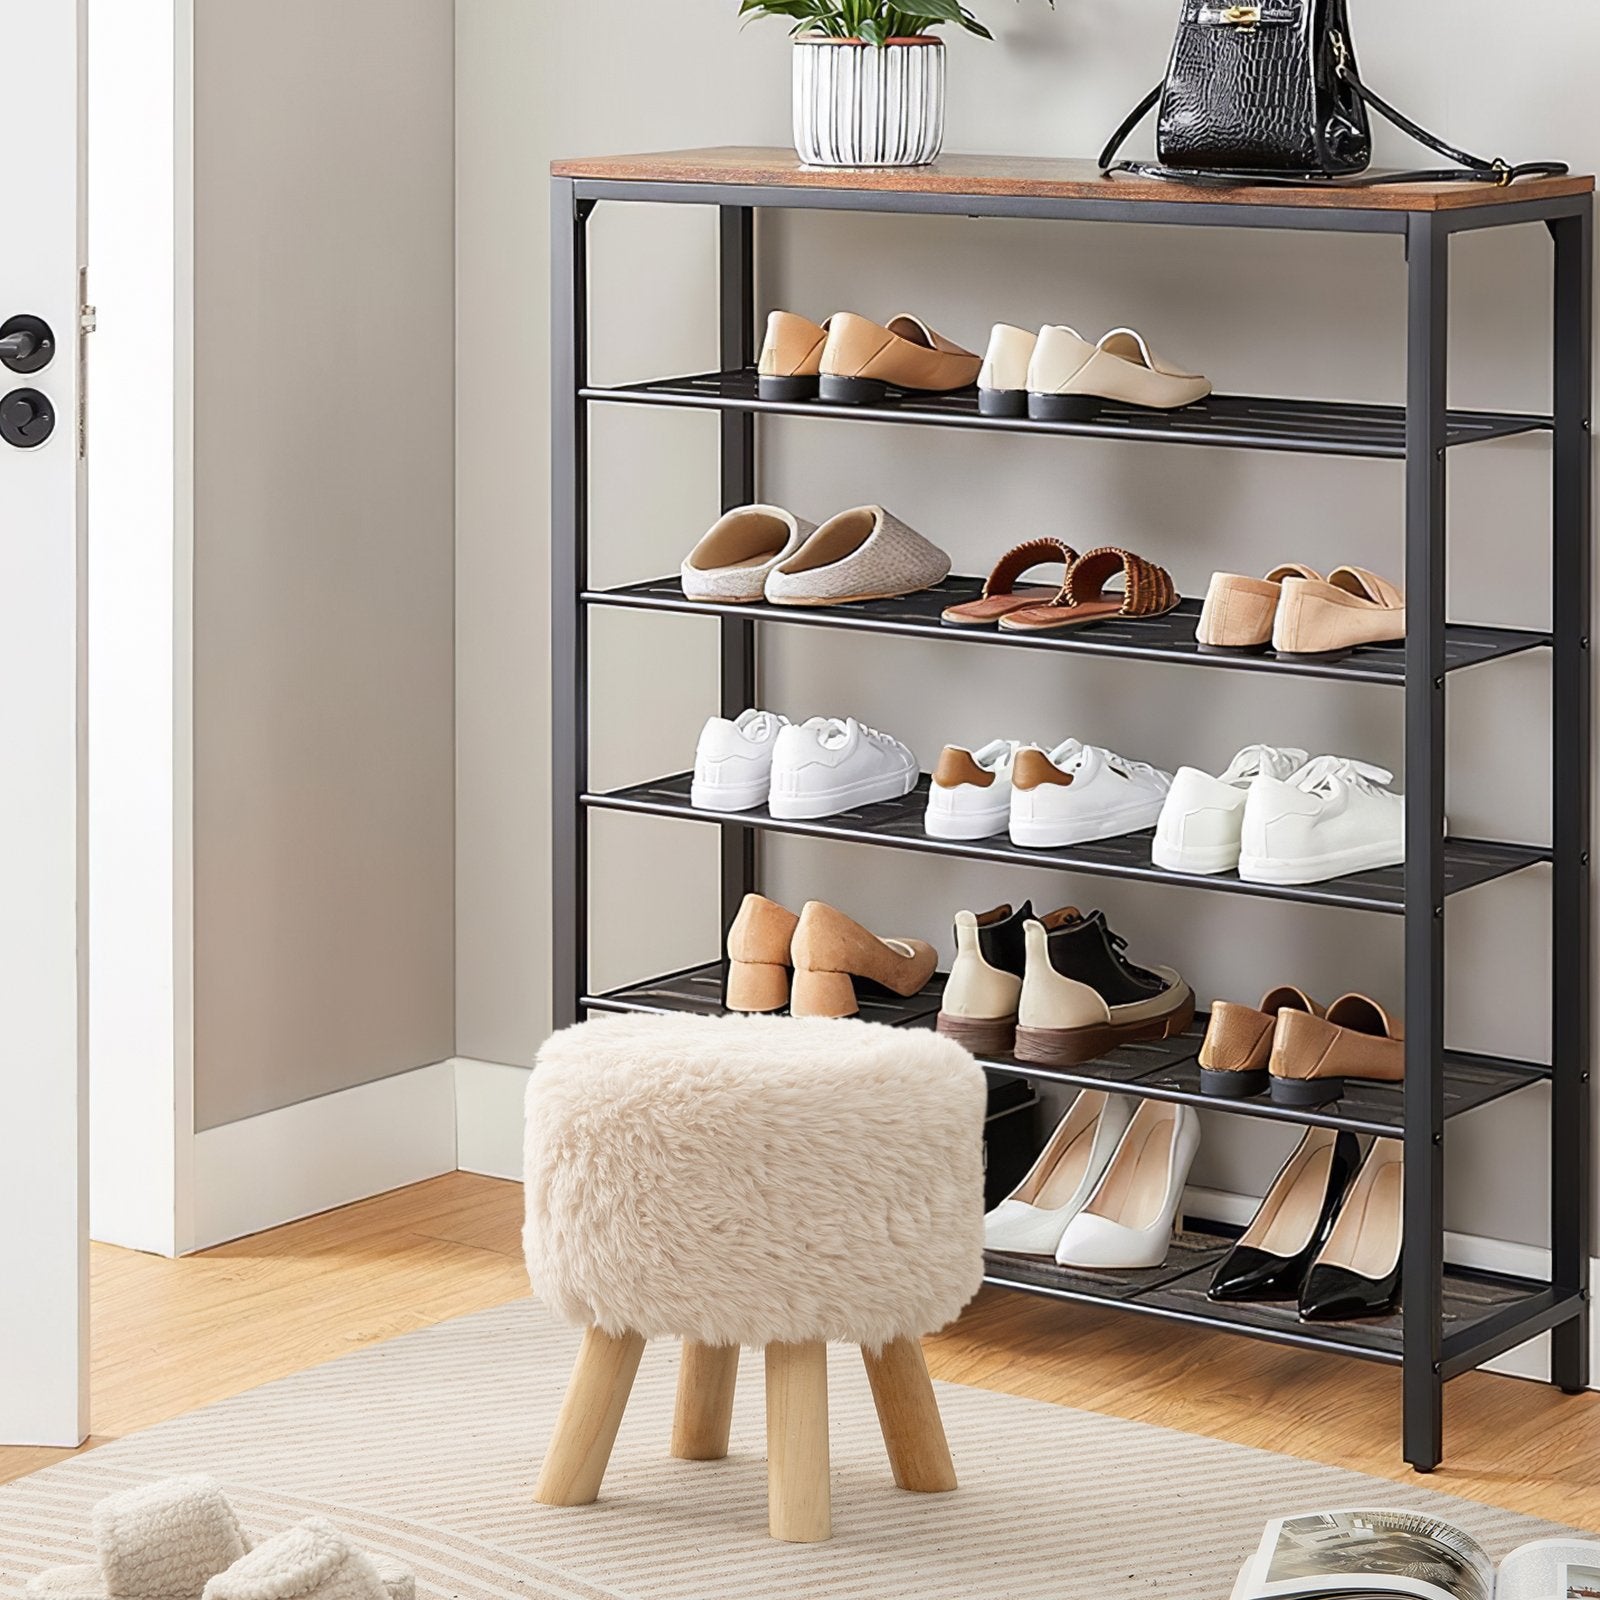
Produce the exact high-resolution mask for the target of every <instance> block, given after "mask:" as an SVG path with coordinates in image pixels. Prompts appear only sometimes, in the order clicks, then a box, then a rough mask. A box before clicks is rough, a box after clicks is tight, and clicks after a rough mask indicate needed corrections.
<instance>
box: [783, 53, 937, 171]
mask: <svg viewBox="0 0 1600 1600" xmlns="http://www.w3.org/2000/svg"><path fill="white" fill-rule="evenodd" d="M943 143H944V44H943V42H942V41H941V40H939V39H928V38H918V39H891V40H890V41H889V43H888V44H886V45H884V46H882V47H881V48H880V47H878V46H876V45H870V44H863V43H862V42H861V41H860V40H859V39H824V38H819V37H815V36H808V37H802V38H799V39H796V40H795V42H794V146H795V149H796V150H797V151H799V153H800V159H801V160H802V161H804V162H805V163H806V165H807V166H812V167H921V166H926V165H927V163H928V162H930V161H933V160H935V159H937V157H938V154H939V148H940V146H941V145H942V144H943Z"/></svg>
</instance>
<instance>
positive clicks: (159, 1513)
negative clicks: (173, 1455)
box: [27, 1476, 416, 1600]
mask: <svg viewBox="0 0 1600 1600" xmlns="http://www.w3.org/2000/svg"><path fill="white" fill-rule="evenodd" d="M93 1526H94V1543H95V1555H96V1561H95V1563H94V1564H93V1565H81V1566H68V1567H47V1568H46V1569H45V1570H44V1571H43V1572H37V1573H35V1574H34V1575H33V1576H32V1577H31V1578H29V1579H28V1585H27V1592H28V1594H29V1595H30V1596H33V1597H35V1600H109V1597H117V1600H200V1596H201V1595H202V1593H210V1586H211V1584H212V1583H213V1582H214V1581H216V1579H217V1578H218V1577H219V1575H220V1574H222V1573H225V1572H227V1571H228V1570H229V1569H230V1568H234V1567H236V1566H237V1565H238V1564H239V1563H240V1562H241V1561H248V1560H249V1559H250V1558H251V1552H252V1549H253V1545H252V1541H251V1539H250V1536H249V1534H247V1533H246V1532H245V1531H244V1529H243V1528H242V1527H241V1526H240V1525H239V1518H238V1516H237V1514H236V1513H235V1512H234V1509H233V1507H232V1506H231V1505H230V1504H229V1503H228V1498H227V1496H226V1495H225V1494H224V1493H223V1492H222V1487H221V1485H220V1484H219V1483H218V1482H217V1481H216V1479H214V1478H208V1477H202V1476H191V1477H183V1478H166V1479H163V1480H162V1481H161V1482H159V1483H145V1484H140V1485H139V1486H138V1487H137V1488H133V1489H123V1490H121V1491H120V1492H119V1493H117V1494H114V1495H110V1496H108V1497H107V1498H106V1499H104V1500H102V1501H101V1502H100V1503H99V1504H98V1505H97V1506H96V1507H95V1508H94V1516H93ZM267 1543H268V1544H270V1543H272V1541H271V1540H268V1541H267ZM259 1548H263V1549H264V1548H265V1546H264V1545H263V1546H261V1547H259ZM373 1570H374V1572H375V1574H376V1577H377V1579H378V1584H379V1587H378V1590H377V1593H376V1594H375V1595H374V1596H373V1600H413V1597H414V1596H415V1593H416V1580H415V1578H414V1577H413V1576H412V1574H411V1573H410V1572H409V1571H408V1570H407V1569H406V1568H405V1567H402V1566H401V1565H400V1564H399V1563H398V1562H395V1561H390V1560H387V1559H385V1560H381V1561H374V1563H373Z"/></svg>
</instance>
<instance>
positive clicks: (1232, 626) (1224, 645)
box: [1194, 561, 1322, 654]
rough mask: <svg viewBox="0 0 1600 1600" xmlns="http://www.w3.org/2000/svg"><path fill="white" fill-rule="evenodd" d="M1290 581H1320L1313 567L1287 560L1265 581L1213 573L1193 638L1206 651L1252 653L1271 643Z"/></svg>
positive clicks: (1238, 574) (1320, 576) (1241, 574)
mask: <svg viewBox="0 0 1600 1600" xmlns="http://www.w3.org/2000/svg"><path fill="white" fill-rule="evenodd" d="M1289 578H1308V579H1310V580H1311V581H1312V582H1313V583H1320V582H1321V581H1322V574H1321V573H1320V572H1318V571H1317V570H1316V568H1314V567H1306V566H1302V565H1301V564H1300V563H1299V562H1298V561H1286V562H1285V563H1284V564H1283V565H1282V566H1281V567H1274V568H1273V569H1272V571H1271V572H1269V573H1268V574H1267V575H1266V577H1264V578H1247V577H1245V575H1244V574H1243V573H1241V572H1213V573H1212V574H1211V583H1210V585H1209V586H1208V587H1207V589H1206V600H1205V604H1204V605H1203V606H1202V607H1201V608H1200V620H1199V622H1198V623H1196V624H1195V630H1194V636H1195V638H1196V639H1198V640H1199V641H1200V648H1201V649H1202V650H1205V651H1217V652H1218V653H1226V654H1232V653H1233V652H1235V651H1237V652H1241V653H1247V654H1254V653H1256V652H1258V651H1261V650H1265V649H1266V648H1267V646H1268V645H1269V644H1271V643H1272V625H1273V623H1274V622H1275V621H1276V620H1277V616H1278V602H1279V601H1280V600H1281V599H1282V598H1283V585H1284V582H1285V581H1286V580H1287V579H1289Z"/></svg>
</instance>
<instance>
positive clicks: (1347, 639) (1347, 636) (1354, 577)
mask: <svg viewBox="0 0 1600 1600" xmlns="http://www.w3.org/2000/svg"><path fill="white" fill-rule="evenodd" d="M1405 636H1406V599H1405V596H1404V595H1403V594H1402V593H1401V592H1400V591H1399V589H1397V588H1396V587H1395V586H1394V585H1393V584H1392V583H1390V582H1389V581H1388V579H1386V578H1380V577H1378V576H1377V574H1376V573H1372V572H1368V571H1367V570H1366V569H1365V568H1364V567H1335V568H1334V569H1333V571H1332V572H1330V573H1329V574H1328V577H1327V581H1326V582H1325V583H1324V582H1317V581H1314V580H1312V579H1310V578H1305V579H1300V580H1298V581H1295V582H1292V583H1286V584H1285V585H1284V586H1283V598H1282V599H1281V600H1280V601H1279V602H1278V615H1277V619H1276V620H1275V621H1274V623H1273V625H1272V648H1273V649H1274V650H1276V651H1277V652H1278V654H1279V655H1281V656H1287V655H1295V656H1337V655H1342V654H1344V652H1345V651H1347V650H1354V649H1355V648H1356V646H1357V645H1363V644H1387V643H1391V642H1393V641H1395V640H1398V639H1404V638H1405Z"/></svg>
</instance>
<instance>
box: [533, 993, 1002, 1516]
mask: <svg viewBox="0 0 1600 1600" xmlns="http://www.w3.org/2000/svg"><path fill="white" fill-rule="evenodd" d="M984 1105H985V1091H984V1080H983V1074H982V1072H981V1071H980V1070H979V1068H978V1066H977V1065H976V1063H975V1062H974V1061H973V1060H972V1058H971V1056H969V1055H968V1054H967V1053H966V1051H965V1050H963V1049H962V1048H961V1047H960V1046H959V1045H956V1044H954V1043H953V1042H952V1041H950V1040H948V1039H944V1038H941V1037H940V1036H939V1035H938V1034H936V1033H933V1032H929V1031H923V1030H921V1029H905V1028H888V1027H882V1026H879V1025H876V1024H872V1023H865V1022H854V1021H833V1020H825V1019H821V1018H804V1019H801V1018H792V1017H757V1016H750V1017H745V1016H739V1017H692V1016H621V1017H608V1018H604V1019H601V1020H597V1021H593V1022H585V1023H580V1024H579V1025H578V1026H577V1027H574V1028H568V1029H566V1030H565V1031H564V1032H562V1033H558V1034H556V1035H555V1036H554V1037H553V1038H552V1039H551V1040H549V1042H548V1043H547V1044H546V1045H545V1047H544V1049H543V1050H542V1051H541V1052H540V1054H539V1060H538V1065H537V1067H536V1069H535V1071H534V1074H533V1079H532V1081H531V1083H530V1084H529V1088H528V1104H527V1112H528V1120H527V1150H526V1178H527V1208H528V1210H527V1227H526V1231H525V1235H524V1242H525V1245H526V1249H527V1257H528V1274H529V1277H530V1278H531V1279H532V1282H533V1289H534V1293H535V1294H537V1295H538V1296H539V1297H540V1298H541V1299H542V1300H543V1301H545V1303H546V1304H547V1305H549V1306H550V1307H551V1309H552V1310H554V1311H555V1312H556V1313H557V1314H559V1315H560V1316H562V1317H564V1318H565V1319H566V1320H567V1321H569V1322H571V1323H573V1324H575V1325H577V1326H579V1327H582V1328H583V1329H584V1330H585V1333H584V1340H583V1346H582V1349H581V1351H580V1353H579V1356H578V1362H577V1366H576V1367H575V1368H574V1370H573V1374H572V1380H571V1384H570V1386H569V1388H568V1391H567V1398H566V1402H565V1404H564V1406H563V1408H562V1412H561V1416H560V1419H559V1421H558V1422H557V1425H556V1434H555V1438H554V1440H553V1441H552V1443H551V1445H550V1449H549V1452H548V1454H547V1455H546V1457H545V1463H544V1469H543V1471H542V1472H541V1473H540V1476H539V1484H538V1489H537V1491H536V1494H537V1498H538V1499H539V1500H541V1501H543V1502H545V1503H546V1504H550V1505H586V1504H588V1503H589V1502H591V1501H592V1500H594V1499H595V1498H596V1496H597V1495H598V1494H599V1492H600V1482H601V1479H602V1477H603V1476H604V1474H605V1469H606V1463H607V1461H608V1459H609V1457H610V1454H611V1447H612V1444H613V1443H614V1441H615V1439H616V1433H617V1427H618V1425H619V1424H620V1422H621V1420H622V1413H623V1408H624V1407H625V1406H626V1404H627V1400H628V1393H629V1390H630V1389H631V1387H632V1385H633V1379H634V1374H635V1372H636V1371H637V1370H638V1365H639V1358H640V1355H641V1353H642V1352H643V1349H644V1343H645V1340H646V1339H656V1338H677V1339H682V1340H683V1342H684V1347H683V1365H682V1369H681V1371H680V1375H679V1383H678V1405H677V1415H676V1418H675V1422H674V1427H673V1441H672V1450H673V1454H674V1455H677V1456H681V1457H684V1458H687V1459H691V1460H717V1459H720V1458H721V1457H722V1456H724V1455H726V1454H727V1447H728V1427H729V1421H730V1417H731V1414H732V1408H733V1389H734V1380H735V1376H736V1373H737V1371H738V1360H739V1346H741V1345H750V1346H759V1347H764V1348H765V1350H766V1369H767V1453H768V1502H769V1513H770V1517H769V1520H770V1527H771V1531H772V1533H773V1534H774V1535H775V1536H776V1537H778V1538H780V1539H795V1540H812V1539H825V1538H827V1537H828V1533H829V1525H830V1519H829V1495H828V1437H827V1409H828V1389H827V1364H826V1353H827V1343H828V1341H830V1340H832V1341H838V1342H845V1343H850V1344H859V1345H860V1346H861V1347H862V1351H863V1354H864V1356H865V1358H866V1365H867V1374H868V1377H869V1378H870V1380H871V1383H872V1392H873V1397H874V1399H875V1400H876V1402H877V1408H878V1419H879V1422H880V1423H881V1424H882V1427H883V1434H884V1442H885V1444H886V1445H887V1447H888V1451H889V1460H890V1464H891V1466H892V1467H893V1470H894V1475H895V1481H896V1482H897V1483H898V1484H899V1485H900V1486H901V1487H902V1488H904V1489H915V1490H923V1491H937V1490H945V1489H953V1488H954V1487H955V1473H954V1470H953V1469H952V1467H951V1463H950V1453H949V1450H948V1448H947V1446H946V1444H945V1439H944V1430H943V1427H942V1425H941V1424H940V1421H939V1412H938V1407H937V1404H936V1402H935V1400H934V1395H933V1386H932V1384H931V1383H930V1381H929V1379H928V1369H927V1366H926V1364H925V1363H924V1361H923V1356H922V1346H921V1344H920V1343H919V1342H918V1341H919V1337H920V1335H922V1334H924V1333H929V1332H933V1331H935V1330H937V1329H939V1328H942V1327H943V1326H944V1325H945V1324H946V1323H948V1322H950V1321H952V1320H953V1319H954V1318H955V1316H956V1315H957V1313H959V1312H960V1310H961V1308H962V1307H963V1306H964V1305H965V1304H966V1303H967V1301H968V1300H970V1299H971V1298H972V1296H973V1294H974V1293H975V1292H976V1290H977V1288H978V1285H979V1283H980V1281H981V1279H982V1276H983V1155H982V1148H983V1145H982V1141H983V1116H984Z"/></svg>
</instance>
